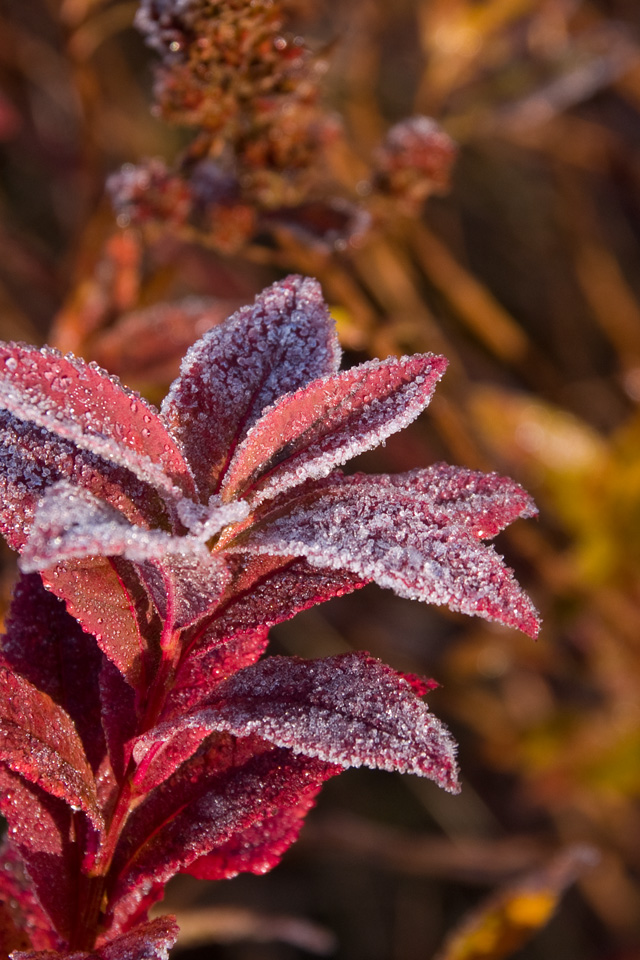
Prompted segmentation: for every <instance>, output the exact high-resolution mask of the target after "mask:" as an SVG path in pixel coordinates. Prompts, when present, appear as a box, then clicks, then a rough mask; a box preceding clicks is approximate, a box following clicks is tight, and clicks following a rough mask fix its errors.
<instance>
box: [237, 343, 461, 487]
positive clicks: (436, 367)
mask: <svg viewBox="0 0 640 960" xmlns="http://www.w3.org/2000/svg"><path fill="white" fill-rule="evenodd" d="M446 368H447V361H446V360H445V358H444V357H438V356H434V355H433V354H422V355H421V354H417V355H416V356H413V357H403V358H402V359H396V358H395V357H390V358H389V359H388V360H382V361H380V360H372V361H370V362H369V363H363V364H360V366H358V367H353V368H352V369H351V370H345V371H344V372H343V373H339V374H336V375H334V376H331V377H325V378H322V379H319V380H314V381H313V383H310V384H308V386H306V387H303V388H302V389H300V390H298V391H297V392H296V393H294V394H292V395H290V396H285V397H281V398H280V399H279V400H278V401H277V402H276V403H274V404H273V406H271V407H269V409H268V410H265V411H264V413H263V415H262V417H261V419H260V420H259V421H258V422H257V423H256V425H255V426H254V427H252V429H251V430H250V431H249V434H248V435H247V438H246V440H245V441H244V442H243V443H242V444H241V446H240V447H239V448H238V450H237V452H236V454H235V456H234V458H233V461H232V462H231V465H230V467H229V470H228V473H227V475H226V477H225V479H224V482H223V485H222V488H221V493H222V496H223V498H224V499H228V500H230V499H231V498H232V497H235V496H242V495H247V494H250V495H251V500H252V501H253V502H254V504H257V503H260V502H262V501H263V500H267V499H270V498H272V497H274V496H276V495H277V494H279V493H282V492H283V491H285V490H288V489H289V488H290V487H294V486H297V485H298V484H300V483H303V482H304V481H305V480H307V479H309V478H311V479H316V480H317V479H320V478H321V477H326V476H327V475H328V474H329V473H331V471H332V470H333V469H334V468H335V467H336V466H339V465H340V464H342V463H345V462H346V461H347V460H350V459H351V458H352V457H355V456H357V455H358V454H359V453H362V452H363V451H365V450H370V449H371V448H373V447H376V446H378V444H380V443H383V442H384V441H385V440H386V439H387V437H389V436H391V434H393V433H396V432H397V431H398V430H402V428H403V427H406V426H407V425H408V424H409V423H411V422H412V421H413V420H415V418H416V417H417V416H418V414H419V413H421V412H422V410H424V408H425V407H426V406H427V404H428V403H429V401H430V400H431V397H432V395H433V391H434V390H435V387H436V384H437V382H438V380H440V378H441V377H442V375H443V373H444V371H445V370H446Z"/></svg>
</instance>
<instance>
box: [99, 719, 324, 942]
mask: <svg viewBox="0 0 640 960" xmlns="http://www.w3.org/2000/svg"><path fill="white" fill-rule="evenodd" d="M337 772H339V768H337V767H335V766H332V765H330V764H326V763H323V762H321V761H318V760H314V759H311V758H309V757H297V756H294V755H293V754H292V753H291V751H288V750H281V749H277V748H272V747H271V746H270V745H269V744H265V743H262V742H260V741H258V740H256V739H255V738H247V739H245V740H240V741H236V740H234V739H233V738H230V737H226V736H224V735H221V736H218V737H216V738H215V740H213V741H212V742H211V745H210V746H209V748H206V747H204V748H202V749H201V750H200V751H199V752H198V753H197V754H196V755H195V756H194V757H192V758H191V759H190V760H188V761H187V762H186V763H184V764H182V766H181V767H180V768H179V770H178V771H176V773H175V774H174V775H173V777H171V778H170V779H169V780H168V781H166V782H165V783H163V784H162V785H161V786H159V787H157V788H156V789H155V790H153V791H152V792H151V793H150V794H149V795H148V796H147V797H146V798H145V799H144V800H143V801H142V802H141V803H140V805H139V806H138V807H137V808H136V809H135V810H134V811H133V812H132V813H131V816H130V817H129V820H128V821H127V825H126V827H125V830H124V832H123V835H122V838H121V842H120V846H119V847H118V849H117V850H116V855H115V857H114V861H113V868H112V877H113V878H114V885H113V887H112V889H111V890H110V903H111V913H110V915H109V917H108V918H107V920H108V921H110V922H111V923H112V924H113V929H115V930H119V929H122V928H123V927H124V926H125V925H126V924H127V923H128V918H129V917H130V915H131V914H132V913H133V912H134V911H135V910H136V904H137V901H138V900H139V899H140V895H141V893H142V895H144V891H149V890H154V891H155V893H156V895H157V896H161V895H162V894H161V887H162V885H163V884H164V883H166V882H167V880H168V879H169V878H170V877H172V876H173V875H174V874H175V873H177V872H178V871H181V870H184V869H186V868H187V867H188V866H189V865H190V864H191V863H193V861H194V860H197V859H198V858H199V857H202V856H205V855H208V854H211V853H213V852H214V851H216V850H218V849H220V848H222V847H224V846H225V845H229V844H231V843H233V842H234V838H236V837H238V836H239V835H241V834H244V833H245V832H246V831H247V830H249V828H250V827H251V826H252V825H254V824H257V823H259V822H261V821H264V820H268V819H270V818H272V817H276V816H277V815H278V813H279V812H280V811H282V810H286V809H288V808H290V807H295V806H297V805H298V804H299V803H300V802H303V801H304V799H305V798H306V797H307V796H308V795H309V792H315V790H317V788H318V787H319V785H320V784H321V783H322V782H323V781H324V780H326V779H327V778H328V777H330V776H333V775H334V774H335V773H337ZM276 842H277V843H280V842H281V838H280V837H278V838H276ZM265 855H266V851H265ZM146 905H147V906H149V905H150V904H149V902H147V904H146Z"/></svg>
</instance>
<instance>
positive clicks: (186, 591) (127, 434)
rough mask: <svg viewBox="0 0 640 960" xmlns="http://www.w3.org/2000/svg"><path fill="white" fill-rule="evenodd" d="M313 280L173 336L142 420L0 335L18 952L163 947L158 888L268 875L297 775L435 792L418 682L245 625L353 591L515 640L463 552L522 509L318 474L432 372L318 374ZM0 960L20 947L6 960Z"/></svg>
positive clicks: (5, 664)
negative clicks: (387, 775) (170, 360)
mask: <svg viewBox="0 0 640 960" xmlns="http://www.w3.org/2000/svg"><path fill="white" fill-rule="evenodd" d="M339 360H340V350H339V346H338V343H337V339H336V336H335V332H334V329H333V325H332V323H331V320H330V317H329V315H328V311H327V309H326V307H325V305H324V303H323V301H322V297H321V293H320V290H319V286H318V284H317V283H316V282H315V281H314V280H310V279H303V278H301V277H295V276H294V277H289V278H287V279H286V280H284V281H282V282H280V283H277V284H275V285H274V286H272V287H271V288H269V289H268V290H266V291H265V292H264V293H263V294H261V295H260V296H259V297H258V298H257V300H256V302H255V304H254V305H253V306H249V307H244V308H243V309H241V310H239V311H238V312H237V313H236V314H234V315H233V316H232V317H231V318H230V319H229V320H228V321H227V322H226V323H224V324H222V325H220V326H219V327H217V328H215V329H213V330H211V331H209V332H208V333H207V334H206V335H205V336H204V337H203V338H202V339H201V340H200V341H199V342H198V343H196V344H195V346H193V347H192V348H191V349H190V350H189V352H188V353H187V356H186V358H185V360H184V363H183V366H182V370H181V373H180V376H179V377H178V379H177V380H176V381H175V383H174V384H173V386H172V387H171V390H170V392H169V394H168V396H167V397H166V399H165V401H164V403H163V405H162V408H161V410H160V412H158V411H156V410H155V409H154V408H153V407H152V406H151V405H150V404H148V403H147V402H146V401H145V400H143V399H141V398H140V397H139V396H138V395H136V394H134V393H132V392H131V391H129V390H127V389H126V388H124V387H123V386H122V385H121V384H120V383H119V382H118V381H117V380H115V379H114V378H111V377H109V376H108V375H107V374H106V373H104V371H102V370H100V369H99V368H97V367H96V366H94V365H92V364H86V363H84V362H83V361H81V360H78V359H76V358H74V357H72V356H66V357H65V356H62V355H60V354H58V353H57V352H55V351H54V350H51V349H48V348H43V349H42V350H38V349H36V348H33V347H27V346H22V345H18V344H4V345H2V346H1V347H0V409H1V411H2V412H1V413H0V424H1V430H2V446H1V455H2V470H1V484H2V500H1V507H0V524H1V528H2V532H3V534H4V536H5V537H6V539H7V541H8V542H9V544H10V545H11V546H12V547H13V548H14V549H16V550H17V551H19V553H20V566H21V569H22V575H21V579H20V580H19V582H18V585H17V587H16V590H15V595H14V599H13V604H12V607H11V610H10V614H9V618H8V625H7V632H6V636H5V637H4V641H3V645H2V651H1V662H0V727H1V730H2V739H1V740H0V780H1V795H0V804H1V808H2V812H3V813H4V815H5V816H6V818H7V821H8V824H9V829H8V834H7V837H6V840H5V845H4V849H3V852H2V865H3V869H2V873H1V874H0V893H1V894H2V896H1V898H0V899H1V900H2V905H1V906H0V930H1V931H2V932H3V934H4V940H5V943H4V947H5V950H7V951H8V952H10V951H11V950H15V951H18V952H17V953H15V954H14V955H15V956H16V957H22V958H25V957H27V956H29V957H32V956H34V955H36V954H37V952H38V951H44V950H47V951H56V953H55V954H51V953H48V954H47V955H46V956H47V958H49V960H52V958H53V957H54V956H66V957H69V956H70V954H73V957H74V958H75V960H81V958H82V957H88V956H89V955H91V956H99V957H101V958H103V960H120V958H124V957H127V958H136V957H140V958H143V957H144V958H146V957H164V956H166V953H167V950H168V949H169V947H170V946H171V944H172V943H173V942H174V941H175V937H176V934H177V928H176V926H175V922H174V921H173V919H172V918H163V919H160V920H154V921H149V920H148V919H147V917H148V910H149V908H150V906H151V905H152V904H153V903H154V902H156V901H157V900H159V899H160V898H161V897H162V893H163V889H164V885H165V884H166V882H167V881H168V880H169V879H170V877H172V876H173V875H174V874H176V873H178V872H181V871H183V872H188V873H191V874H193V875H195V876H196V877H202V878H224V877H230V876H233V875H235V874H237V873H238V872H240V871H252V872H254V873H262V872H264V871H266V870H268V869H270V868H271V867H273V866H274V865H275V864H276V863H277V862H278V860H279V858H280V857H281V855H282V853H283V852H284V850H285V849H286V848H287V847H288V846H289V845H290V844H291V843H292V842H293V841H294V840H295V838H296V836H297V834H298V831H299V829H300V826H301V823H302V820H303V818H304V816H305V814H306V812H307V811H308V810H309V808H310V807H311V805H312V804H313V800H314V797H315V796H316V794H317V792H318V790H319V789H320V786H321V784H322V783H323V781H325V780H327V779H328V778H329V777H332V776H334V775H335V774H337V773H339V772H340V771H342V770H343V769H345V768H346V767H350V766H359V765H361V764H366V765H368V766H371V767H378V768H382V769H385V770H399V771H402V772H410V773H415V774H418V775H421V776H427V777H431V778H432V779H434V780H435V781H436V782H437V783H439V784H440V785H441V786H443V787H444V788H445V789H448V790H453V791H455V790H457V789H458V784H457V771H456V763H455V758H454V744H453V742H452V739H451V736H450V735H449V733H448V731H447V730H446V729H445V728H444V727H443V725H442V724H441V723H440V722H439V721H438V720H437V719H435V718H434V717H433V716H432V715H431V713H430V712H429V711H428V709H427V706H426V704H425V703H424V702H423V700H422V699H421V698H422V696H423V695H424V694H425V693H426V692H427V690H428V689H429V688H430V683H429V681H426V682H425V681H421V680H419V679H417V678H415V677H411V676H403V675H401V674H398V673H397V672H395V671H394V670H392V669H391V668H389V667H387V666H385V665H384V664H382V663H380V662H379V661H377V660H374V659H373V658H371V657H370V656H368V655H367V654H365V653H350V654H346V655H343V656H337V657H328V658H324V659H320V660H301V659H298V658H295V657H276V656H274V657H269V658H265V659H260V658H261V656H262V654H263V653H264V651H265V647H266V644H267V633H268V629H269V627H270V626H272V625H273V624H275V623H278V622H279V621H282V620H285V619H287V618H289V617H292V616H293V615H294V614H295V613H296V612H297V611H299V610H302V609H304V608H306V607H309V606H311V605H312V604H315V603H320V602H322V601H324V600H327V599H329V598H330V597H334V596H338V595H340V594H345V593H348V592H349V591H352V590H355V589H356V588H358V587H361V586H363V585H364V584H366V583H368V582H370V581H376V582H377V583H379V584H380V585H382V586H384V587H390V588H392V589H393V590H395V592H396V593H398V594H399V595H401V596H404V597H411V598H415V599H419V600H425V601H428V602H433V603H438V604H446V605H448V606H449V607H451V608H452V609H454V610H460V611H464V612H465V613H470V614H478V615H480V616H482V617H486V618H489V619H495V620H499V621H502V622H503V623H505V624H508V625H510V626H513V627H518V628H520V629H521V630H524V631H525V632H527V633H529V634H532V635H533V634H535V633H536V632H537V629H538V619H537V615H536V613H535V610H534V609H533V607H532V605H531V603H530V601H529V599H528V598H527V597H526V596H525V595H524V594H523V593H522V591H521V590H520V588H519V586H518V585H517V583H516V582H515V580H514V578H513V575H512V573H511V571H510V570H508V569H507V568H506V567H505V565H504V564H503V561H502V559H501V558H500V557H499V556H498V554H497V553H495V551H494V550H493V549H492V548H491V547H489V546H486V545H485V544H483V543H482V540H483V539H486V538H490V537H492V536H494V535H495V534H496V533H497V532H498V531H499V530H500V529H501V528H502V527H504V526H506V525H507V524H508V523H510V522H511V521H512V520H514V519H515V518H516V517H519V516H531V515H532V514H533V513H534V512H535V508H534V507H533V504H532V502H531V500H530V499H529V497H528V496H527V494H526V493H525V492H524V491H523V490H522V489H521V488H520V487H519V486H517V485H516V484H515V483H513V482H512V481H510V480H508V479H505V478H503V477H499V476H497V475H495V474H488V475H485V474H480V473H476V472H473V471H470V470H466V469H462V468H458V467H450V466H446V465H444V464H437V465H435V466H432V467H429V468H427V469H421V470H414V471H411V472H409V473H404V474H399V475H396V476H366V475H363V474H355V475H351V476H345V475H344V474H343V473H342V472H341V471H340V470H339V469H338V468H339V467H340V465H341V464H343V463H344V462H345V461H347V460H348V459H349V458H351V457H353V456H355V455H357V454H359V453H361V452H362V451H364V450H367V449H371V448H372V447H375V446H376V445H377V444H380V443H381V442H383V441H384V440H385V438H386V437H388V436H389V435H390V434H391V433H393V432H394V431H396V430H399V429H401V428H402V427H404V426H406V425H407V424H408V423H410V422H411V421H412V420H413V419H414V418H415V417H416V416H417V415H418V414H419V413H420V412H421V411H422V410H423V409H424V408H425V407H426V405H427V404H428V403H429V400H430V398H431V395H432V393H433V390H434V387H435V385H436V383H437V381H438V380H439V379H440V377H441V376H442V374H443V373H444V370H445V367H446V361H445V360H444V359H443V358H442V357H438V356H433V355H431V354H425V355H421V356H413V357H404V358H401V359H396V358H390V359H388V360H384V361H377V360H375V361H371V362H369V363H365V364H362V365H361V366H358V367H355V368H353V369H350V370H347V371H344V372H342V373H339V372H338V366H339ZM19 951H23V952H22V953H20V952H19Z"/></svg>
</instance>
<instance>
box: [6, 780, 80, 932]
mask: <svg viewBox="0 0 640 960" xmlns="http://www.w3.org/2000/svg"><path fill="white" fill-rule="evenodd" d="M0 811H1V812H2V814H3V815H4V816H5V817H6V818H7V822H8V824H9V837H10V839H11V844H12V846H14V847H15V849H16V851H17V852H18V853H19V855H20V857H21V858H22V861H23V863H24V865H25V867H26V870H27V873H28V875H29V877H30V879H31V882H32V883H33V888H34V890H35V894H36V897H37V899H38V902H39V904H40V906H41V907H42V910H43V911H44V912H45V914H46V915H47V917H48V918H49V920H50V921H51V924H52V925H53V930H55V931H56V932H57V933H58V934H59V935H60V936H61V937H62V938H63V939H68V937H69V934H70V932H71V931H70V925H71V923H72V922H73V918H74V914H75V908H76V905H77V889H76V882H77V850H75V849H74V845H73V844H72V843H71V835H72V823H73V821H74V820H76V819H77V818H76V817H75V816H74V814H73V813H72V811H71V808H70V807H69V806H68V805H67V804H66V803H65V802H64V801H62V800H58V799H57V797H54V796H52V795H51V794H49V793H45V791H44V790H41V789H40V788H39V787H37V786H34V785H33V784H30V783H27V782H26V781H25V780H23V778H22V777H20V776H18V774H16V773H12V772H11V771H10V770H7V769H5V768H4V767H2V766H0ZM52 878H55V882H52Z"/></svg>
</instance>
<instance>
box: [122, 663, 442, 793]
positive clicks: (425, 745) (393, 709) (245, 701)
mask: <svg viewBox="0 0 640 960" xmlns="http://www.w3.org/2000/svg"><path fill="white" fill-rule="evenodd" d="M172 726H174V725H171V724H161V725H160V726H159V727H157V728H156V729H155V731H154V730H151V731H150V732H149V733H148V734H146V735H145V737H144V738H143V741H144V742H145V743H150V742H152V741H153V739H154V738H157V739H163V738H165V737H168V736H170V735H171V732H172ZM187 727H195V728H198V727H199V728H202V729H203V730H224V731H227V732H228V733H232V734H234V736H238V737H246V736H249V735H251V734H253V735H255V736H259V737H262V738H263V739H265V740H269V741H270V742H271V743H274V744H276V745H277V746H279V747H287V748H289V749H291V750H294V751H295V752H296V753H302V754H305V755H306V756H310V757H317V758H318V759H320V760H324V761H326V762H327V763H335V764H339V765H340V766H342V767H345V768H346V767H359V766H362V765H366V766H369V767H374V768H378V769H381V770H397V771H399V772H400V773H415V774H418V775H419V776H424V777H430V778H431V779H432V780H435V781H436V782H437V783H438V784H439V785H440V786H441V787H444V788H445V789H447V790H451V791H453V792H456V791H457V790H458V780H457V768H456V763H455V745H454V742H453V739H452V738H451V735H450V734H449V732H448V731H447V729H446V728H445V727H444V726H443V725H442V723H441V722H440V721H439V720H437V719H436V718H435V717H434V716H433V714H431V713H430V712H429V709H428V707H427V705H426V704H425V703H423V702H422V700H420V699H419V698H418V697H416V695H415V694H414V692H413V690H412V688H411V684H410V683H409V682H408V681H407V680H405V679H404V678H403V677H402V676H401V675H400V674H397V673H396V672H395V671H393V670H392V669H391V668H390V667H387V666H386V665H385V664H383V663H380V661H378V660H374V659H373V658H372V657H369V656H367V655H366V654H364V653H348V654H343V655H341V656H337V657H327V658H325V659H322V660H300V659H299V658H297V657H268V658H267V659H266V660H261V661H260V662H259V663H257V664H255V665H254V666H251V667H247V668H246V669H244V670H242V671H240V672H239V673H237V674H235V675H234V676H232V677H230V679H229V680H227V681H226V682H225V683H223V684H222V685H220V686H219V687H217V688H216V690H215V692H214V693H213V694H212V695H211V696H210V697H209V698H208V699H207V700H206V701H205V702H203V703H200V704H199V705H198V706H197V707H196V708H195V709H193V710H191V711H190V712H189V713H188V714H186V715H185V716H183V717H182V718H180V719H179V720H176V721H175V728H177V729H181V730H184V729H185V728H187ZM138 749H139V746H136V751H137V750H138Z"/></svg>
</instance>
